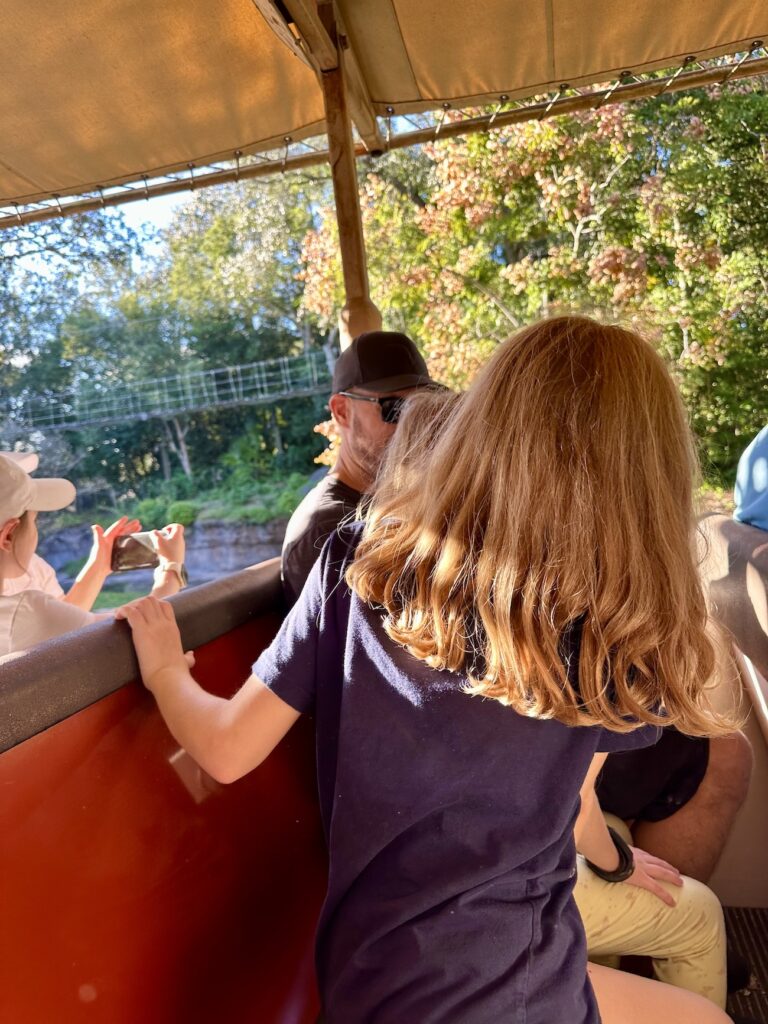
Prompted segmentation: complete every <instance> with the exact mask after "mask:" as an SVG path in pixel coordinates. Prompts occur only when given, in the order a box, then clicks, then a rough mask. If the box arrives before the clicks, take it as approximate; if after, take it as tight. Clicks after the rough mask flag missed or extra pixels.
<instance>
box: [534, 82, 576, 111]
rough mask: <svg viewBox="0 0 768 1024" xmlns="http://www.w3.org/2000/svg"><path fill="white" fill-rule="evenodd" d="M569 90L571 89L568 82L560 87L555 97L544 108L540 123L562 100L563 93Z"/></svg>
mask: <svg viewBox="0 0 768 1024" xmlns="http://www.w3.org/2000/svg"><path fill="white" fill-rule="evenodd" d="M569 89H570V85H568V83H567V82H565V83H564V84H563V85H560V86H558V88H557V92H556V93H555V95H554V96H553V97H552V99H551V100H550V101H549V103H548V104H547V105H546V107H545V108H544V112H543V113H542V114H541V115H540V116H539V120H540V121H541V120H542V119H543V118H545V117H546V116H547V114H548V113H549V112H550V110H551V109H552V107H554V105H555V104H556V103H557V101H558V100H559V99H560V97H561V96H562V95H563V93H564V92H567V91H568V90H569Z"/></svg>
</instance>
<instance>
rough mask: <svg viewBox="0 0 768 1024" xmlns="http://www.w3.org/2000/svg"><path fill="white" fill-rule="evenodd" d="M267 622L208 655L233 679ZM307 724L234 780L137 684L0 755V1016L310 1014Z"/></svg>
mask: <svg viewBox="0 0 768 1024" xmlns="http://www.w3.org/2000/svg"><path fill="white" fill-rule="evenodd" d="M276 627H277V619H276V618H274V617H269V618H262V619H259V620H256V621H255V622H252V623H248V624H246V625H245V626H242V627H240V628H239V629H237V630H234V631H233V632H232V633H230V634H228V635H227V636H225V637H222V638H220V639H219V640H217V641H215V642H213V643H211V644H209V645H207V646H206V647H204V648H202V649H201V650H199V651H198V652H197V667H196V670H195V674H196V676H197V677H198V679H199V680H200V681H201V682H202V683H203V684H204V685H205V686H206V687H207V688H209V689H211V690H212V691H213V692H218V693H231V692H232V691H233V690H235V689H236V688H237V686H238V685H239V684H240V683H241V682H242V681H243V680H244V679H245V678H246V676H247V675H248V672H249V668H250V665H251V663H252V661H253V660H254V658H255V656H256V654H257V653H258V652H259V651H260V650H261V649H262V648H263V646H264V645H265V644H266V643H267V642H268V641H269V639H270V638H271V636H272V635H273V634H274V632H275V629H276ZM313 758H314V753H313V738H312V726H311V722H308V721H301V722H299V723H298V725H297V726H296V727H295V728H294V729H293V730H292V732H291V733H290V734H289V736H288V737H287V738H286V739H285V740H284V741H283V743H282V744H281V745H280V746H279V747H278V749H277V750H276V751H275V752H274V753H273V754H272V756H271V757H270V758H269V759H268V760H267V761H266V762H265V763H264V764H263V765H262V766H261V767H260V768H259V769H258V770H257V771H255V772H253V773H251V775H250V776H248V777H246V778H245V779H241V780H240V781H239V782H237V783H235V784H234V785H231V786H227V787H224V786H219V785H217V784H216V783H214V782H213V781H212V780H211V779H210V778H209V777H207V776H204V775H203V773H201V771H200V769H199V768H197V766H196V765H195V764H194V763H193V762H191V760H190V759H189V758H188V757H187V756H186V755H185V754H183V753H181V752H180V751H179V748H178V744H177V743H176V742H175V740H174V739H173V738H172V736H171V735H170V733H169V732H168V730H167V729H166V728H165V725H164V724H163V722H162V720H161V718H160V716H159V714H158V713H157V710H156V708H155V706H154V701H153V699H152V697H151V696H150V695H149V694H147V693H146V692H145V691H144V690H143V689H142V688H141V687H140V686H139V685H138V684H133V685H131V686H128V687H124V688H123V689H121V690H119V691H118V692H116V693H114V694H112V695H110V696H109V697H106V698H105V699H104V700H101V701H99V702H98V703H97V704H95V705H93V706H92V707H90V708H86V709H85V710H84V711H81V712H80V713H78V714H77V715H74V716H72V717H71V718H69V719H67V720H66V721H64V722H61V723H59V724H58V725H56V726H54V727H52V728H51V729H48V730H47V731H46V732H44V733H41V734H40V735H38V736H35V737H33V738H32V739H30V740H28V741H27V742H26V743H23V744H21V745H20V746H18V747H15V748H13V749H12V750H9V751H7V752H6V753H4V754H2V755H0V822H1V823H2V841H1V842H0V1020H2V1021H3V1022H5V1021H7V1022H9V1024H53V1022H56V1024H75V1022H78V1024H79V1022H81V1021H83V1022H85V1021H88V1022H89V1024H90V1022H92V1024H181V1022H184V1024H190V1022H200V1024H203V1022H205V1024H247V1022H253V1024H310V1022H313V1021H314V1020H315V1017H316V1014H317V997H316V993H315V987H314V981H313V963H312V941H313V932H314V925H315V921H316V919H317V914H318V912H319V908H320V904H321V902H322V897H323V891H324V886H325V870H326V869H325V853H324V844H323V838H322V831H321V826H320V820H319V814H318V809H317V802H316V794H315V778H314V761H313Z"/></svg>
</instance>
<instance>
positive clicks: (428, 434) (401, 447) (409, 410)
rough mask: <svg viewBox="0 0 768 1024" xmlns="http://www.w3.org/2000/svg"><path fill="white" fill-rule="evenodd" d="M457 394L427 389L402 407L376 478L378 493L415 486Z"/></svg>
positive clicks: (415, 395) (413, 395)
mask: <svg viewBox="0 0 768 1024" xmlns="http://www.w3.org/2000/svg"><path fill="white" fill-rule="evenodd" d="M460 397H461V396H460V394H459V393H458V392H457V391H450V390H449V389H448V388H444V387H438V386H436V387H427V388H421V389H420V390H419V391H416V392H414V393H413V394H412V395H409V396H408V398H406V400H405V402H404V403H403V407H402V410H401V412H400V418H399V420H398V423H397V430H396V431H395V434H394V436H393V438H392V440H391V441H390V442H389V445H388V446H387V452H386V455H385V457H384V460H383V462H382V464H381V468H380V469H379V472H378V474H377V476H376V484H375V487H374V493H375V492H376V491H378V490H384V491H392V490H398V491H399V490H402V489H403V488H404V487H407V486H408V485H409V484H410V483H416V482H417V480H418V474H419V472H420V469H419V467H420V465H421V463H422V462H423V461H424V459H425V458H426V457H427V456H428V455H429V453H430V452H431V451H432V449H433V448H434V446H435V443H436V441H437V439H438V437H439V436H440V430H441V429H442V426H443V425H444V423H445V422H446V420H447V419H448V415H449V413H450V411H451V408H452V407H453V406H454V405H455V404H456V402H458V400H459V398H460Z"/></svg>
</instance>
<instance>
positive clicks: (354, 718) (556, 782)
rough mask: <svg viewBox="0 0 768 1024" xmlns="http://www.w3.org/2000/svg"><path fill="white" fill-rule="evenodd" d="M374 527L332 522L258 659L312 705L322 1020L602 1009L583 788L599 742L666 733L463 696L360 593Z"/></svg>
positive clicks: (306, 708)
mask: <svg viewBox="0 0 768 1024" xmlns="http://www.w3.org/2000/svg"><path fill="white" fill-rule="evenodd" d="M359 535H360V527H359V526H358V527H357V528H355V527H352V528H342V529H340V530H339V532H338V533H335V534H333V535H332V536H331V538H330V539H329V541H328V543H327V544H326V546H325V548H324V549H323V552H322V555H321V557H320V559H319V560H318V562H317V564H316V565H315V567H314V569H313V571H312V573H311V575H310V577H309V579H308V580H307V583H306V586H305V587H304V590H303V592H302V594H301V596H300V598H299V601H298V603H297V604H296V605H295V606H294V608H293V609H292V611H291V612H290V614H289V615H288V617H287V618H286V620H285V622H284V623H283V626H282V628H281V630H280V632H279V633H278V635H277V637H276V638H275V640H274V641H273V643H272V644H271V646H270V647H269V648H268V649H267V650H266V651H265V652H264V653H263V654H262V655H261V657H260V658H259V659H258V661H257V662H256V664H255V665H254V666H253V671H254V673H255V674H256V675H257V676H258V677H259V678H260V679H262V680H263V681H264V683H266V685H267V686H269V687H270V688H271V689H272V690H273V692H274V693H276V694H277V695H278V696H279V697H280V698H281V699H282V700H284V701H286V703H288V704H290V705H291V707H293V708H295V709H296V710H298V711H301V712H308V713H313V714H314V716H315V719H316V729H317V768H318V785H319V793H320V804H321V812H322V818H323V823H324V827H325V832H326V838H327V841H328V847H329V854H330V869H329V880H328V892H327V896H326V900H325V904H324V906H323V911H322V914H321V917H320V922H319V925H318V933H317V952H316V961H317V972H318V981H319V986H320V993H321V998H322V1002H323V1010H324V1017H325V1020H326V1021H327V1022H328V1024H502V1022H503V1024H507V1022H509V1024H555V1022H557V1024H561V1022H562V1024H565V1022H567V1024H597V1022H598V1021H599V1015H598V1011H597V1006H596V1003H595V999H594V995H593V993H592V990H591V986H590V984H589V981H588V979H587V974H586V960H587V952H586V944H585V939H584V931H583V928H582V924H581V919H580V917H579V913H578V911H577V909H576V904H575V903H574V900H573V896H572V890H573V885H574V876H575V850H574V843H573V824H574V820H575V818H576V815H577V812H578V807H579V789H580V787H581V784H582V782H583V780H584V776H585V774H586V772H587V769H588V768H589V764H590V761H591V759H592V757H593V755H594V754H595V753H596V752H597V751H613V750H624V749H628V748H634V747H638V746H647V745H649V744H651V743H653V742H655V740H656V739H657V737H658V730H656V729H654V728H651V727H643V728H641V729H638V730H636V731H635V732H632V733H630V734H627V735H618V734H616V733H610V732H607V731H605V730H603V729H600V728H597V727H595V728H568V727H566V726H564V725H561V724H560V723H559V722H552V721H539V720H537V719H532V718H526V717H524V716H522V715H520V714H518V713H517V712H515V711H513V710H512V709H511V708H509V707H504V706H503V705H502V704H500V703H499V702H498V701H495V700H485V699H482V698H480V697H470V696H468V695H467V694H466V693H463V692H462V686H463V685H464V684H465V679H464V678H463V677H462V676H459V675H457V674H455V673H452V672H441V671H436V670H435V669H431V668H429V667H428V666H427V665H425V664H424V663H423V662H421V661H418V660H417V659H416V658H413V657H412V656H411V655H409V654H408V653H407V651H405V650H404V649H403V648H401V647H399V646H398V645H397V644H395V643H393V642H392V641H391V640H390V639H389V638H388V637H387V636H386V634H385V632H384V629H383V626H382V615H381V612H380V611H376V610H374V609H371V608H369V607H368V606H366V605H365V604H363V603H362V602H361V601H360V600H359V599H358V597H357V596H356V595H355V594H353V593H351V592H350V590H349V587H348V586H347V584H346V582H345V581H344V571H345V569H346V567H347V566H348V565H349V561H350V559H351V557H352V555H353V553H354V547H355V545H356V543H357V540H358V538H359ZM572 649H573V646H572ZM573 653H574V654H575V657H570V658H568V662H569V671H572V672H574V673H576V672H577V665H576V662H577V657H578V652H577V651H576V650H573Z"/></svg>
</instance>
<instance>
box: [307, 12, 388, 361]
mask: <svg viewBox="0 0 768 1024" xmlns="http://www.w3.org/2000/svg"><path fill="white" fill-rule="evenodd" d="M318 13H319V14H320V17H321V19H322V21H323V24H324V26H325V29H326V31H327V32H328V35H329V36H330V37H331V39H332V40H333V42H334V44H335V46H336V49H337V52H338V55H339V61H338V66H337V67H336V68H333V69H332V70H329V71H323V72H322V74H321V81H322V85H323V101H324V103H325V122H326V129H327V133H328V154H329V160H330V165H331V177H332V179H333V195H334V198H335V201H336V221H337V223H338V226H339V247H340V249H341V265H342V271H343V274H344V291H345V293H346V297H347V301H346V304H345V305H344V308H343V309H342V311H341V314H340V316H339V339H340V341H341V347H342V348H346V347H347V346H348V345H350V344H351V342H352V340H353V338H356V337H357V335H358V334H362V333H363V332H364V331H375V330H379V329H380V328H381V313H380V312H379V310H378V309H377V308H376V306H375V305H374V304H373V302H372V301H371V296H370V291H369V286H368V264H367V262H366V256H365V239H364V237H363V220H362V216H361V214H360V195H359V190H358V182H357V170H356V168H355V155H356V154H355V146H354V143H353V141H352V126H351V122H350V119H349V111H348V107H347V90H346V84H345V81H344V67H343V64H344V60H343V58H344V54H343V51H342V48H341V47H340V45H339V38H338V36H337V33H336V20H335V18H334V14H333V2H332V0H321V3H320V4H319V5H318Z"/></svg>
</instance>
